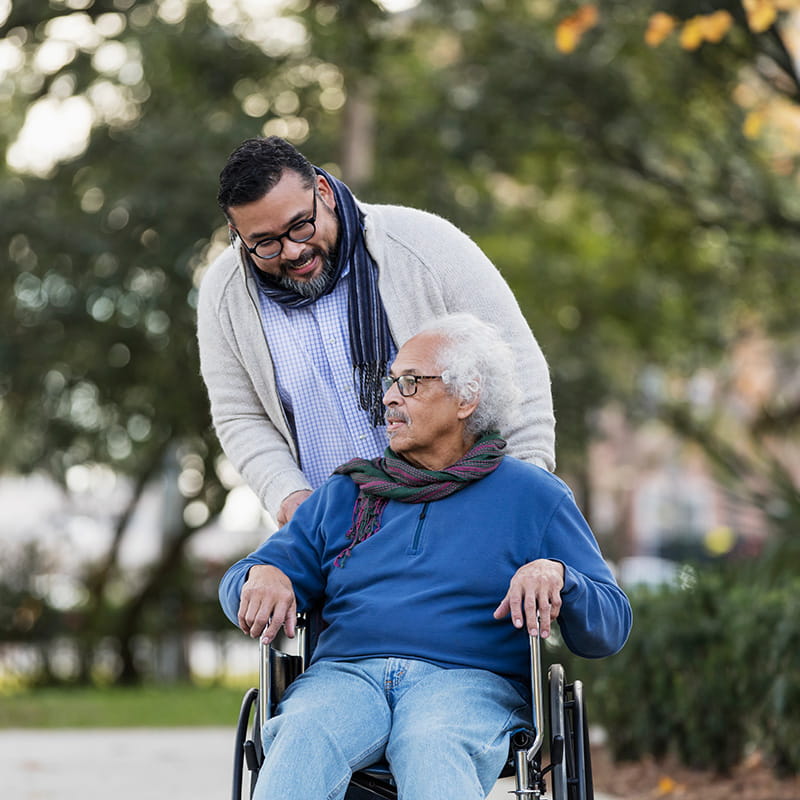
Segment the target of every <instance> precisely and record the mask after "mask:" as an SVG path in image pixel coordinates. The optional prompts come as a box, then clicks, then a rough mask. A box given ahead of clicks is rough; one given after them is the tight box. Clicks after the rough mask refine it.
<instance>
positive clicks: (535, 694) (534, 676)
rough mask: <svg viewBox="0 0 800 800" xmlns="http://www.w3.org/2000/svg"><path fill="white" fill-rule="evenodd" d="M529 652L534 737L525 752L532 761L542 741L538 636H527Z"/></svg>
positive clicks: (540, 649)
mask: <svg viewBox="0 0 800 800" xmlns="http://www.w3.org/2000/svg"><path fill="white" fill-rule="evenodd" d="M528 639H529V640H530V642H529V643H530V654H531V697H532V699H533V729H534V731H535V738H534V740H533V744H532V745H531V746H530V747H529V748H528V751H527V752H526V754H525V757H526V759H527V760H528V763H530V762H532V761H533V759H534V757H535V756H536V754H537V753H538V752H539V750H541V747H542V742H543V741H544V704H543V701H542V644H541V640H540V638H539V636H531V635H529V636H528Z"/></svg>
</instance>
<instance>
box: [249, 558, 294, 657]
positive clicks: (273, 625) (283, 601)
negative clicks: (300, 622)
mask: <svg viewBox="0 0 800 800" xmlns="http://www.w3.org/2000/svg"><path fill="white" fill-rule="evenodd" d="M296 621H297V601H296V600H295V596H294V589H292V582H291V581H290V580H289V578H288V577H287V576H286V575H285V574H284V573H283V572H281V571H280V570H279V569H278V568H277V567H272V566H269V565H268V564H260V565H258V566H255V567H250V572H249V574H248V576H247V580H246V581H245V584H244V586H243V587H242V597H241V600H240V601H239V627H240V628H241V629H242V630H243V631H244V632H245V633H246V634H248V635H250V636H252V637H253V638H254V639H255V638H258V637H259V636H260V637H261V639H262V641H264V642H271V641H272V640H273V639H274V638H275V636H276V635H277V633H278V631H279V630H280V628H281V625H283V626H284V627H285V630H286V635H287V636H289V637H290V638H292V637H293V636H294V628H295V622H296Z"/></svg>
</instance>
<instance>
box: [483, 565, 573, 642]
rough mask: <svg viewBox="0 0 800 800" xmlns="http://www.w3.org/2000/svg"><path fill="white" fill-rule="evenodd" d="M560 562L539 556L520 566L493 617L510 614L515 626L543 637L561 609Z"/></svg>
mask: <svg viewBox="0 0 800 800" xmlns="http://www.w3.org/2000/svg"><path fill="white" fill-rule="evenodd" d="M563 588H564V565H563V564H562V563H561V562H560V561H552V560H550V559H547V558H540V559H537V560H536V561H530V562H528V563H527V564H525V565H523V566H522V567H520V568H519V569H518V570H517V571H516V573H515V574H514V577H513V578H512V579H511V582H510V583H509V586H508V591H507V592H506V596H505V597H504V598H503V599H502V601H501V603H500V605H499V606H498V607H497V608H496V609H495V612H494V618H495V619H502V618H503V617H505V616H507V615H508V614H511V622H512V624H513V625H514V627H515V628H522V627H523V625H526V627H527V629H528V633H529V634H530V635H531V636H541V637H542V639H546V638H547V637H548V636H549V635H550V626H551V624H552V622H553V620H555V619H556V618H557V617H558V615H559V612H560V611H561V590H562V589H563Z"/></svg>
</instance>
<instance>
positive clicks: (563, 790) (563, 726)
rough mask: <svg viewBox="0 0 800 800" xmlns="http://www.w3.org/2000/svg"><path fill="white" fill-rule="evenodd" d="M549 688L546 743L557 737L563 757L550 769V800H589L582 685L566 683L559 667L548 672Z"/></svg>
mask: <svg viewBox="0 0 800 800" xmlns="http://www.w3.org/2000/svg"><path fill="white" fill-rule="evenodd" d="M548 682H549V686H550V741H551V742H552V741H553V740H554V739H555V738H556V737H558V736H560V737H562V738H563V741H564V754H563V757H562V759H561V761H560V763H558V764H556V765H555V766H554V767H553V771H552V780H553V800H593V798H594V791H593V787H592V765H591V752H590V750H589V728H588V725H587V722H586V711H585V706H584V702H583V684H582V683H581V682H580V681H575V682H574V683H572V684H568V683H567V681H566V677H565V674H564V668H563V667H562V666H561V664H553V665H552V666H551V667H550V670H549V672H548Z"/></svg>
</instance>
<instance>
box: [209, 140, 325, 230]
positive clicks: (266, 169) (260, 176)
mask: <svg viewBox="0 0 800 800" xmlns="http://www.w3.org/2000/svg"><path fill="white" fill-rule="evenodd" d="M287 169H290V170H294V172H296V173H298V174H299V175H300V177H301V178H302V179H303V183H304V185H306V186H308V187H311V186H312V185H313V183H314V175H315V173H314V167H313V166H312V165H311V163H310V162H309V161H308V159H307V158H306V157H305V156H304V155H303V154H302V153H300V151H299V150H297V149H296V148H295V147H294V146H293V145H291V144H289V142H287V141H286V140H285V139H281V138H280V136H268V137H267V138H261V137H260V138H257V139H246V140H245V141H243V142H242V143H241V144H240V145H239V146H238V147H237V148H236V149H235V150H234V151H233V152H232V153H231V154H230V156H229V157H228V161H227V163H226V164H225V166H224V167H223V168H222V172H220V174H219V192H218V193H217V202H218V203H219V207H220V208H221V209H222V211H223V212H224V213H225V214H226V215H227V213H228V209H229V208H231V207H234V206H241V205H245V204H246V203H253V202H255V201H256V200H260V199H261V198H262V197H263V196H264V195H265V194H266V193H267V192H268V191H269V190H270V189H272V188H273V187H274V186H275V184H276V183H277V182H278V181H279V180H280V179H281V176H282V175H283V173H284V171H285V170H287Z"/></svg>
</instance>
